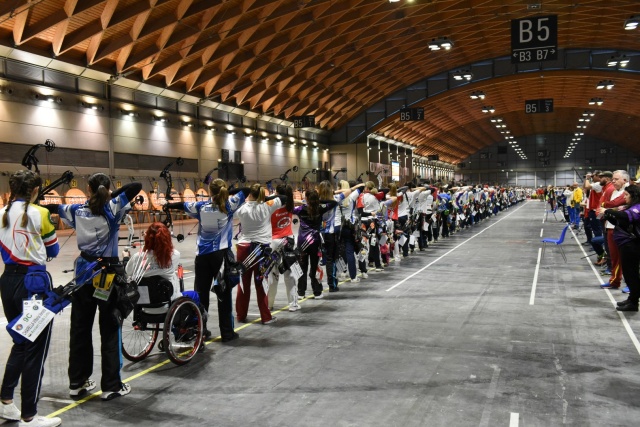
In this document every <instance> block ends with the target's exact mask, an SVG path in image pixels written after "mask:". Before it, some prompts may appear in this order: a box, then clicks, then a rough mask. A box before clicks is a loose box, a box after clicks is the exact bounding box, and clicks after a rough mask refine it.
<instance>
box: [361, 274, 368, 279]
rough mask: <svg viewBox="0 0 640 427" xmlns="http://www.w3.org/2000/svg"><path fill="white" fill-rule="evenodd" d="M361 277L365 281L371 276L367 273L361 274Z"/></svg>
mask: <svg viewBox="0 0 640 427" xmlns="http://www.w3.org/2000/svg"><path fill="white" fill-rule="evenodd" d="M360 276H362V278H363V279H368V278H369V275H368V274H367V273H361V274H360Z"/></svg>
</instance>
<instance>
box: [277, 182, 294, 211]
mask: <svg viewBox="0 0 640 427" xmlns="http://www.w3.org/2000/svg"><path fill="white" fill-rule="evenodd" d="M276 193H277V194H278V195H280V196H287V202H286V203H285V205H284V206H285V208H286V209H287V212H289V213H291V212H293V187H292V186H291V185H288V184H287V185H285V184H280V185H278V186H277V187H276Z"/></svg>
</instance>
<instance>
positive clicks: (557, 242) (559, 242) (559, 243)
mask: <svg viewBox="0 0 640 427" xmlns="http://www.w3.org/2000/svg"><path fill="white" fill-rule="evenodd" d="M569 227H571V224H567V225H565V226H564V228H563V229H562V233H560V237H559V238H558V239H551V238H545V239H542V240H541V242H542V256H543V257H544V250H545V248H546V246H547V243H549V244H551V243H553V244H554V245H556V246H557V247H559V248H560V253H561V254H562V258H564V262H567V256H566V255H565V254H564V249H562V242H564V237H565V235H566V234H567V230H569Z"/></svg>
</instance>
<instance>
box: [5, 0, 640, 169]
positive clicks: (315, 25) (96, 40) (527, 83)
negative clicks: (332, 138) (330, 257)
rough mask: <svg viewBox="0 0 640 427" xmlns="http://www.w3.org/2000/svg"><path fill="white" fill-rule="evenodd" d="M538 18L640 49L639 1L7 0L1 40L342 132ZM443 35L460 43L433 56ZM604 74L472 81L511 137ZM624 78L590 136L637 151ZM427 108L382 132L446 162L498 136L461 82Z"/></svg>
mask: <svg viewBox="0 0 640 427" xmlns="http://www.w3.org/2000/svg"><path fill="white" fill-rule="evenodd" d="M529 4H539V5H540V8H539V9H537V10H531V9H530V8H528V5H529ZM536 14H552V15H557V16H558V27H559V28H558V46H559V47H560V48H563V49H569V48H596V49H598V48H602V49H620V50H625V51H627V50H635V51H640V30H636V31H625V30H624V29H623V24H624V21H625V20H626V19H627V18H629V17H630V16H631V15H634V14H640V4H639V2H638V1H637V0H616V1H604V0H580V1H579V2H578V1H577V0H570V1H567V0H438V1H436V0H413V1H410V0H400V1H399V2H395V3H390V2H389V1H388V0H226V1H214V0H5V1H3V2H0V44H4V45H7V46H12V47H14V46H15V47H16V48H17V49H21V50H26V51H30V52H33V53H39V54H42V55H45V56H49V57H51V56H53V57H55V58H57V59H58V60H60V61H65V62H69V63H73V64H79V65H82V66H86V67H89V68H94V69H97V70H101V71H107V72H109V73H110V74H114V75H125V76H126V77H127V78H129V79H134V80H139V81H144V82H146V83H149V84H152V85H157V86H160V87H169V88H171V89H173V90H176V91H179V92H184V93H189V94H191V95H194V96H197V97H200V98H205V97H209V98H211V99H215V100H220V101H222V102H224V103H226V104H231V105H237V106H241V107H244V108H246V109H250V110H253V111H258V112H260V113H263V114H270V115H276V116H282V117H284V118H289V117H291V116H297V115H305V114H310V115H315V116H316V123H318V124H319V125H320V126H322V127H323V128H325V129H330V130H335V129H338V128H340V127H341V126H343V125H345V124H346V123H348V122H349V121H350V120H351V119H353V118H354V117H356V116H357V115H358V114H360V113H361V112H362V111H364V110H366V108H368V107H370V106H371V105H374V104H375V103H376V102H378V101H380V100H381V99H384V98H385V97H386V96H388V95H389V94H391V93H394V92H395V91H397V90H399V89H401V88H404V87H406V86H408V85H410V84H411V83H413V82H415V81H417V80H418V79H421V78H424V77H428V76H432V75H436V74H439V73H442V72H445V71H447V70H453V69H456V68H459V67H461V66H464V65H466V64H471V63H474V62H478V61H481V60H483V59H488V58H497V57H503V56H507V55H509V54H510V49H511V47H510V41H511V36H510V21H511V20H512V19H516V18H522V17H527V16H532V15H536ZM441 36H447V37H449V38H450V39H451V40H453V41H454V42H455V46H454V48H453V49H452V50H451V51H448V52H444V51H440V52H431V51H430V50H429V49H428V46H427V42H428V41H429V40H431V39H432V38H437V37H441ZM604 74H606V73H604ZM600 77H601V76H600V75H599V74H598V73H591V74H589V73H585V74H584V75H580V74H575V73H571V72H557V73H552V74H550V75H549V76H547V75H545V77H544V84H535V85H532V84H531V79H533V78H535V77H534V76H533V75H527V74H522V75H518V76H516V77H514V78H510V79H505V80H502V79H496V80H495V81H486V82H484V83H483V84H482V85H477V87H476V89H478V90H484V91H485V92H486V93H487V96H488V97H489V96H490V97H491V98H488V99H487V100H485V103H490V104H491V105H493V106H494V107H496V110H497V112H496V113H497V114H501V115H502V116H503V117H504V118H505V119H506V120H507V121H508V124H509V126H510V129H511V131H512V134H514V135H515V136H521V135H528V134H531V133H556V132H566V131H569V129H570V128H571V127H572V126H575V124H576V121H577V117H578V116H579V112H581V111H582V110H583V109H585V108H586V107H587V106H586V105H585V104H586V101H587V100H588V99H589V98H590V97H592V96H596V95H597V94H596V93H595V89H594V88H595V83H597V81H598V80H599V79H600ZM537 78H538V79H540V77H539V76H538V77H537ZM541 80H542V79H541ZM541 80H540V81H541ZM616 80H620V81H619V82H618V81H617V82H616V87H615V89H614V90H613V91H611V92H610V93H609V94H608V95H609V96H608V97H607V100H606V102H605V104H604V105H603V106H602V107H600V108H599V109H600V110H601V113H602V114H598V117H597V119H596V120H594V121H593V122H592V125H593V126H591V127H590V128H589V133H593V135H594V136H596V137H598V138H601V139H605V140H610V141H612V142H614V143H617V144H620V145H622V146H626V147H627V148H633V150H634V151H636V152H638V150H639V148H638V147H637V144H633V143H632V141H631V140H630V138H633V135H634V134H635V135H637V134H639V133H640V120H638V119H639V118H640V117H638V116H639V115H640V114H639V113H638V108H637V106H636V104H637V102H635V100H633V99H632V95H633V94H634V93H638V92H637V88H638V87H637V82H638V78H637V77H636V76H635V75H629V76H628V77H626V78H625V79H619V78H618V77H616ZM559 94H562V96H561V97H559V96H558V95H559ZM546 96H548V97H553V98H554V99H557V100H558V101H557V104H556V110H557V112H556V113H554V114H553V115H538V116H534V115H528V116H525V114H524V112H523V111H522V110H523V108H522V101H523V100H524V99H533V98H538V97H546ZM425 105H426V106H428V108H429V110H430V112H433V117H434V119H433V122H432V121H431V120H429V121H428V122H425V123H422V124H412V125H408V126H407V125H404V124H401V123H399V122H398V121H392V122H389V123H386V124H385V126H384V128H383V129H381V131H383V132H384V133H385V134H387V135H389V136H390V137H398V138H402V139H405V141H407V142H408V143H410V144H412V145H416V146H419V147H421V148H420V149H419V150H418V151H419V152H424V153H428V152H430V150H431V151H433V152H436V153H439V154H441V155H442V157H443V160H449V161H452V162H454V161H458V160H460V159H463V158H465V157H466V156H467V155H468V154H470V153H472V152H474V151H475V150H477V149H479V148H482V147H483V146H486V145H488V144H491V143H493V142H495V140H496V135H495V129H493V128H491V125H490V124H489V122H488V120H487V119H486V117H483V115H482V113H481V112H480V111H479V108H476V106H472V104H471V103H470V102H469V99H468V93H467V91H466V90H462V89H459V90H455V91H451V93H448V94H446V95H444V96H438V97H435V98H433V99H429V101H428V103H426V104H425ZM479 106H481V105H479ZM601 117H602V119H601ZM605 120H607V122H605ZM611 129H618V132H616V134H615V135H612V132H611Z"/></svg>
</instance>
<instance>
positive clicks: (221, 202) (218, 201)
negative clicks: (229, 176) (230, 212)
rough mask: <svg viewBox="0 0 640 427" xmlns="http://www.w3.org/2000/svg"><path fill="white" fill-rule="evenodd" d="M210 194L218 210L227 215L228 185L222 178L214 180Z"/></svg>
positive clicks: (210, 187)
mask: <svg viewBox="0 0 640 427" xmlns="http://www.w3.org/2000/svg"><path fill="white" fill-rule="evenodd" d="M209 194H210V195H211V201H212V202H213V203H214V204H215V205H216V206H217V207H218V210H219V211H220V212H222V213H225V214H226V213H227V199H228V198H229V190H228V189H227V183H226V182H224V181H223V180H221V179H220V178H218V179H214V180H213V181H211V183H210V184H209Z"/></svg>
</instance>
